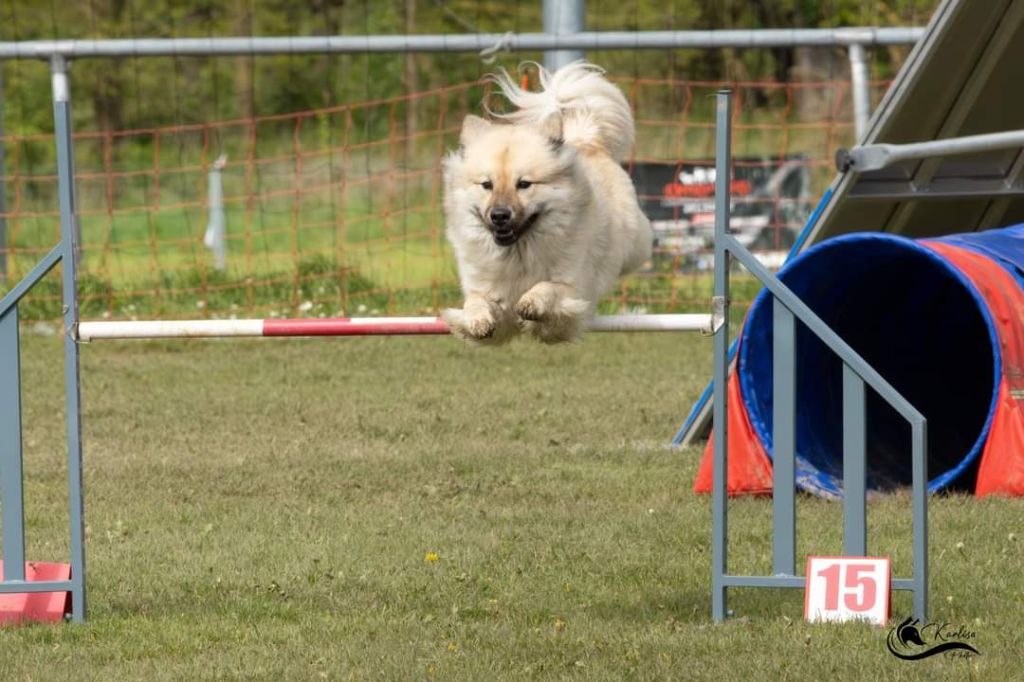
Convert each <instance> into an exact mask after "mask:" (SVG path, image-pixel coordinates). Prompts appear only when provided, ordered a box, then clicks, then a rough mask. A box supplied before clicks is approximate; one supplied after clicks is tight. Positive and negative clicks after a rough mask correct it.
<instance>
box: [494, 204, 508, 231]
mask: <svg viewBox="0 0 1024 682" xmlns="http://www.w3.org/2000/svg"><path fill="white" fill-rule="evenodd" d="M510 220H512V209H509V208H505V207H503V206H496V207H494V208H492V209H491V224H492V225H494V226H495V227H505V225H507V224H508V221H510Z"/></svg>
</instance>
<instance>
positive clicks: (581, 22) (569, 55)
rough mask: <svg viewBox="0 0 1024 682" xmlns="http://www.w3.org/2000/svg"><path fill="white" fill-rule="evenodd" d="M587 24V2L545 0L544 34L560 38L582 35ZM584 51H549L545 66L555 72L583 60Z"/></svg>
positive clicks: (546, 53) (580, 0)
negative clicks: (560, 36) (574, 34)
mask: <svg viewBox="0 0 1024 682" xmlns="http://www.w3.org/2000/svg"><path fill="white" fill-rule="evenodd" d="M586 23H587V0H544V32H545V33H548V34H551V35H554V36H559V35H565V34H572V33H581V32H582V31H583V30H584V29H585V28H586ZM583 57H584V54H583V50H578V49H577V50H547V51H546V52H544V66H545V67H546V68H547V69H548V70H549V71H554V70H555V69H557V68H559V67H560V66H565V65H566V64H568V63H570V62H574V61H576V60H577V59H583Z"/></svg>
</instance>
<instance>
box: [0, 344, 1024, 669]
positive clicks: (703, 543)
mask: <svg viewBox="0 0 1024 682" xmlns="http://www.w3.org/2000/svg"><path fill="white" fill-rule="evenodd" d="M709 355H710V343H709V341H708V340H707V339H703V338H700V337H697V336H696V335H692V336H691V335H684V336H679V335H652V334H648V335H603V336H602V335H591V336H589V337H588V338H586V339H585V340H584V341H583V342H582V343H580V344H577V345H572V346H566V347H553V348H552V347H541V346H539V345H536V344H532V343H518V344H514V345H511V346H509V347H507V348H504V349H501V350H486V351H474V350H470V349H467V348H464V347H462V346H461V345H459V344H457V343H456V342H455V341H454V340H452V339H450V338H421V339H415V338H390V339H362V340H352V339H350V340H344V339H337V340H313V341H307V340H264V341H252V342H243V343H238V342H234V341H223V342H220V341H195V342H187V341H181V342H170V343H156V342H152V343H136V344H130V343H123V344H122V343H111V344H100V343H97V344H93V345H89V346H85V347H83V354H82V358H83V363H82V374H83V394H82V399H83V405H84V444H85V472H86V481H85V482H86V515H87V537H88V543H87V553H88V556H87V560H88V567H89V573H88V586H89V600H90V606H89V608H90V610H89V619H88V622H87V623H86V624H84V625H34V626H24V627H16V628H4V629H0V661H2V662H3V663H2V665H3V668H2V670H3V672H2V677H3V678H4V679H25V680H54V679H71V678H75V679H87V680H110V679H145V680H153V679H168V680H171V679H174V680H179V679H213V678H247V679H249V678H256V679H274V680H293V679H294V680H300V679H340V680H349V679H353V680H362V679H381V680H447V679H458V680H481V679H500V680H505V679H580V680H584V679H585V680H620V679H642V680H653V679H678V680H692V679H717V680H755V679H812V680H821V679H849V680H861V679H896V680H911V679H914V680H916V679H921V680H962V679H978V680H1009V679H1014V678H1017V679H1019V677H1018V675H1019V672H1020V667H1019V666H1020V655H1021V653H1022V650H1021V639H1020V635H1019V626H1020V615H1021V606H1020V605H1021V603H1022V600H1024V575H1022V573H1021V571H1020V566H1021V561H1022V558H1024V551H1022V549H1021V542H1022V540H1021V539H1020V536H1021V535H1024V527H1022V526H1024V522H1022V519H1024V504H1022V502H1021V501H1020V500H1003V499H986V500H975V499H973V498H971V497H969V496H966V495H942V496H938V497H935V498H933V500H932V504H931V534H930V538H931V558H932V579H931V599H932V605H933V607H932V614H931V615H932V618H933V619H934V620H946V621H949V622H951V623H955V624H965V625H966V626H967V627H968V628H970V629H971V630H974V631H975V632H976V633H977V638H976V640H975V646H976V647H977V648H978V649H979V650H980V651H981V654H982V655H981V656H980V657H977V658H974V659H971V660H962V659H944V658H942V657H941V656H940V657H936V658H933V659H928V660H925V661H917V662H904V661H900V660H897V659H896V658H894V657H893V656H892V655H891V654H890V653H889V652H888V651H887V650H886V647H885V637H886V634H887V631H886V629H883V628H877V627H870V626H862V625H845V626H825V625H810V624H806V623H804V622H803V621H802V618H801V614H802V593H800V592H797V591H791V592H775V591H760V590H746V591H744V590H735V591H734V592H733V596H732V599H731V606H732V607H733V608H734V609H735V610H736V612H737V616H738V617H737V618H736V619H734V620H732V621H731V622H729V623H727V624H724V625H713V624H712V623H711V619H710V589H709V579H710V564H709V561H710V500H709V499H708V498H707V497H704V496H697V495H695V494H693V493H692V491H691V486H692V481H693V477H694V474H695V471H696V467H697V462H698V458H699V455H700V453H699V452H698V451H697V450H695V449H691V450H682V451H673V450H671V449H670V448H669V447H668V445H667V444H668V442H669V440H670V439H671V437H672V434H673V432H674V430H675V428H676V427H677V425H678V423H679V421H680V420H681V418H682V416H683V413H684V411H685V409H687V408H688V406H689V405H690V403H691V401H692V400H693V398H694V397H695V395H696V394H697V392H698V391H699V390H700V389H702V388H703V383H704V381H705V378H706V376H707V374H708V368H709V364H710V357H709ZM61 358H62V350H61V347H60V345H59V344H58V342H57V341H56V340H55V339H54V338H45V337H39V336H35V335H25V338H24V340H23V379H24V383H25V386H26V389H25V398H24V400H25V408H24V409H25V426H24V440H25V447H26V458H27V465H26V470H27V471H26V474H27V484H26V497H27V500H28V509H27V523H28V527H29V551H28V555H29V557H30V558H31V559H34V560H64V559H66V556H67V549H66V547H67V539H66V535H67V532H66V527H67V526H66V524H67V511H66V498H65V495H64V490H65V486H66V479H65V474H64V466H63V460H64V449H63V448H64V445H63V442H64V441H63V434H62V429H63V426H62V419H63V417H62V415H61V413H60V409H59V406H61V405H62V404H63V403H62V398H61V396H62V393H61V391H62V383H61V382H62V377H61ZM798 507H799V524H800V526H799V555H800V556H801V557H802V556H804V555H806V554H808V553H824V554H827V553H836V552H839V550H840V547H841V518H840V505H838V504H836V503H833V502H826V501H822V500H818V499H813V498H801V499H800V501H799V505H798ZM730 510H731V518H730V523H731V534H732V540H733V543H734V544H733V545H732V548H731V550H732V554H731V562H732V563H731V567H732V568H733V570H735V571H737V572H751V571H757V572H763V571H767V570H769V554H770V551H771V550H770V544H771V543H770V530H769V529H770V510H771V503H770V500H767V499H738V500H734V501H733V502H732V503H731V507H730ZM869 515H870V519H869V523H870V531H871V535H870V537H869V548H870V551H872V552H876V553H879V554H889V555H892V557H893V560H894V564H895V573H896V575H906V574H907V573H908V571H909V564H910V549H909V538H910V520H909V500H908V498H907V496H906V495H905V494H895V495H886V496H882V497H881V498H879V499H876V500H874V501H873V502H872V503H871V505H870V508H869ZM908 610H909V599H908V596H907V595H905V594H901V593H898V594H897V595H896V597H895V600H894V615H895V616H896V617H900V616H902V615H905V614H907V613H908Z"/></svg>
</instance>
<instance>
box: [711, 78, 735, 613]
mask: <svg viewBox="0 0 1024 682" xmlns="http://www.w3.org/2000/svg"><path fill="white" fill-rule="evenodd" d="M715 114H716V118H715V173H716V176H715V293H714V301H713V307H721V309H722V310H723V311H724V313H725V315H724V316H723V319H722V326H721V327H720V328H719V329H718V331H716V332H715V339H714V349H713V350H712V353H713V357H714V382H715V406H714V410H715V414H714V429H715V433H714V439H715V446H714V453H713V457H714V460H713V462H714V466H713V471H712V483H711V616H712V618H714V620H716V621H721V620H724V619H725V617H726V615H727V603H726V589H727V588H726V585H725V576H726V574H727V572H728V554H727V549H728V548H727V545H728V538H729V530H728V518H727V513H728V510H727V509H726V494H727V491H726V486H727V485H728V480H729V476H728V466H729V456H728V452H729V429H728V421H727V417H726V408H727V405H726V393H727V391H726V382H727V381H728V379H729V252H728V250H726V248H725V235H726V232H727V231H728V227H729V199H730V197H729V189H730V187H729V185H730V183H729V180H730V177H729V172H730V166H731V163H730V162H731V160H732V129H731V126H732V93H731V92H730V91H729V90H719V91H718V94H717V96H716V102H715Z"/></svg>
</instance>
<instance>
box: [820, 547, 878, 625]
mask: <svg viewBox="0 0 1024 682" xmlns="http://www.w3.org/2000/svg"><path fill="white" fill-rule="evenodd" d="M891 578H892V567H891V564H890V561H889V557H860V556H858V557H851V556H810V557H807V585H806V588H805V592H804V618H806V619H807V620H809V621H811V622H819V621H832V622H839V621H848V620H862V621H867V622H869V623H874V624H876V625H885V624H886V623H888V622H889V611H890V608H891V604H892V600H891V595H892V591H891V590H892V580H891Z"/></svg>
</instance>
